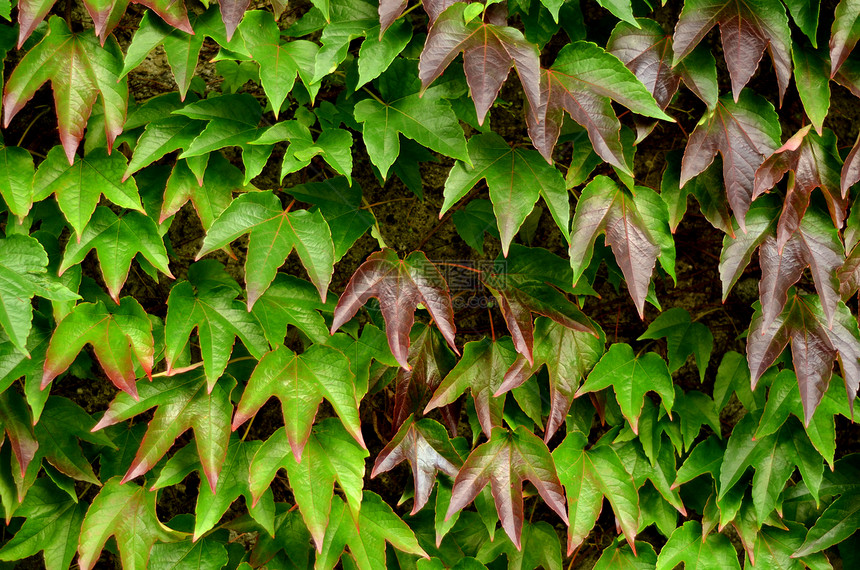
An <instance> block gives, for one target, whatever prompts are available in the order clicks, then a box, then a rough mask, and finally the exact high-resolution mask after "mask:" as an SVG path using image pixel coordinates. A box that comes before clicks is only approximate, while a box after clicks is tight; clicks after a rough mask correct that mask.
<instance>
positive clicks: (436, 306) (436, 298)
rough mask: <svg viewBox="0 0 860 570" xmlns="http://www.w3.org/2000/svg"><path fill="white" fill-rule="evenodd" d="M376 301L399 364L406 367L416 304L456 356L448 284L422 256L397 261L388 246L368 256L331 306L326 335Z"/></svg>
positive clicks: (409, 256)
mask: <svg viewBox="0 0 860 570" xmlns="http://www.w3.org/2000/svg"><path fill="white" fill-rule="evenodd" d="M371 297H376V298H377V299H379V307H380V309H381V310H382V317H383V318H384V319H385V332H386V334H387V335H388V346H389V347H390V348H391V353H392V354H393V355H394V358H396V359H397V362H399V363H400V366H402V367H403V368H405V369H406V370H409V369H410V366H409V361H408V351H409V332H410V331H411V330H412V324H413V323H414V322H415V309H416V307H418V304H419V303H422V304H423V305H424V307H425V308H426V309H427V311H428V312H429V313H430V316H431V317H433V320H434V321H436V326H437V327H439V331H440V332H441V333H442V336H443V337H445V340H446V341H447V342H448V346H450V347H451V349H452V350H453V351H454V352H456V353H457V354H460V352H459V351H458V350H457V346H456V345H455V344H454V333H455V332H456V327H455V325H454V309H453V307H452V305H451V296H450V295H449V293H448V284H447V283H445V280H444V279H443V278H442V274H441V273H439V270H438V269H436V266H435V265H433V264H432V263H431V262H430V260H428V259H427V256H426V255H424V253H422V252H420V251H415V252H412V253H410V254H409V255H408V256H406V259H404V260H403V261H401V260H400V259H399V258H398V257H397V253H395V252H394V250H392V249H388V248H386V249H383V250H382V251H378V252H376V253H373V254H371V255H370V257H368V258H367V260H366V261H365V262H364V263H362V264H361V266H360V267H359V268H358V269H357V270H356V271H355V273H354V274H353V275H352V277H351V278H350V280H349V283H348V284H347V286H346V289H345V290H344V292H343V295H341V296H340V299H339V300H338V303H337V307H335V310H334V318H333V320H332V325H331V333H332V334H334V331H336V330H337V329H339V328H340V327H341V325H343V324H344V323H346V322H347V321H349V320H350V319H351V318H352V317H353V316H355V314H356V313H357V312H358V309H360V308H361V307H362V306H363V305H364V304H365V303H367V301H368V299H370V298H371Z"/></svg>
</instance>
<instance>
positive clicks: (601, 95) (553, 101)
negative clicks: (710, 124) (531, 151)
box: [526, 41, 674, 175]
mask: <svg viewBox="0 0 860 570" xmlns="http://www.w3.org/2000/svg"><path fill="white" fill-rule="evenodd" d="M612 101H615V102H616V103H619V104H621V105H624V106H625V107H627V108H628V109H630V110H631V111H633V112H635V113H638V114H640V115H645V116H646V117H653V118H655V119H663V120H665V121H673V122H674V119H672V117H670V116H669V115H667V114H666V113H664V112H663V111H662V109H660V106H659V105H658V104H657V102H656V101H655V100H654V97H653V96H652V95H651V93H649V92H648V89H647V88H646V87H645V86H644V85H642V82H641V81H639V79H637V77H636V76H635V75H634V74H633V73H632V72H631V71H630V70H629V69H627V68H626V67H624V64H623V63H621V61H620V60H619V59H618V58H617V57H615V56H614V55H612V54H610V53H608V52H606V51H604V50H603V48H601V47H599V46H597V45H596V44H593V43H590V42H583V41H578V42H574V43H572V44H568V45H566V46H564V47H563V48H562V49H561V51H560V52H559V53H558V56H557V57H556V59H555V63H553V65H552V67H551V68H549V69H545V70H542V72H541V76H540V93H539V97H538V102H539V104H538V105H536V104H535V102H534V100H533V98H531V97H530V98H529V101H528V102H529V105H530V106H531V112H529V113H527V115H526V120H527V123H528V129H529V136H530V137H531V140H532V143H533V144H534V145H535V148H536V149H538V150H539V151H540V153H541V154H542V155H543V157H544V158H545V159H546V160H547V161H548V162H552V150H553V148H554V147H555V143H556V141H557V140H558V136H559V133H560V132H561V125H562V121H563V119H564V112H565V111H567V112H568V114H570V117H571V118H572V119H573V120H574V121H576V122H577V123H579V124H580V125H582V126H583V127H584V128H585V129H586V130H587V131H588V138H589V140H590V141H591V146H592V147H593V148H594V152H596V153H597V155H598V156H600V158H602V159H603V160H605V161H606V162H608V163H609V164H611V165H613V166H615V167H616V168H619V169H620V170H621V171H622V172H624V173H625V174H629V175H632V174H633V172H632V170H631V165H629V164H628V161H627V159H625V157H624V148H623V145H622V142H621V138H620V131H621V123H620V122H619V121H618V117H617V116H616V114H615V110H614V109H613V108H612Z"/></svg>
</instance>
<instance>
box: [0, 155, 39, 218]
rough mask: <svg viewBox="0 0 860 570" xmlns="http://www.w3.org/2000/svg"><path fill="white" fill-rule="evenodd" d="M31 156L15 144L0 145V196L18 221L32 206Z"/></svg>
mask: <svg viewBox="0 0 860 570" xmlns="http://www.w3.org/2000/svg"><path fill="white" fill-rule="evenodd" d="M35 172H36V169H35V167H34V166H33V157H32V155H30V153H29V152H28V151H27V150H25V149H23V148H20V147H17V146H0V196H2V197H3V201H4V202H6V207H7V208H8V209H9V212H10V213H12V214H13V215H14V216H16V217H17V218H18V223H21V222H23V220H24V217H25V216H26V215H27V214H28V213H29V212H30V208H31V207H32V206H33V175H34V174H35Z"/></svg>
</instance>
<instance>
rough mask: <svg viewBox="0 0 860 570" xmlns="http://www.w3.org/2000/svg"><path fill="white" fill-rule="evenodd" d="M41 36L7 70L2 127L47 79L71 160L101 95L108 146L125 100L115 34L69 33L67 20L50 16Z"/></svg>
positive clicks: (120, 123)
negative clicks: (104, 36) (106, 36)
mask: <svg viewBox="0 0 860 570" xmlns="http://www.w3.org/2000/svg"><path fill="white" fill-rule="evenodd" d="M48 26H49V31H48V34H47V35H46V36H45V38H44V39H43V40H42V41H41V42H39V43H38V44H37V45H36V46H35V47H34V48H33V49H31V50H30V51H29V52H27V54H26V55H25V56H24V57H23V58H22V59H21V61H20V62H19V63H18V66H17V67H16V68H15V70H14V71H13V72H12V75H10V76H9V81H7V82H6V88H5V91H4V95H3V127H4V128H6V127H8V126H9V123H10V122H11V121H12V118H13V117H14V116H15V115H16V114H17V113H18V111H20V110H21V109H22V108H24V105H26V104H27V101H29V100H30V99H32V97H33V95H34V94H35V93H36V90H37V89H38V88H39V87H41V86H42V84H43V83H45V82H46V81H48V80H49V79H50V80H51V86H52V87H53V89H54V102H55V107H56V111H57V122H58V125H59V129H60V141H61V142H62V143H63V149H64V150H65V152H66V158H68V160H69V164H72V163H73V162H74V161H75V151H76V150H77V148H78V144H79V143H80V142H81V139H82V138H84V129H85V128H86V126H87V119H89V117H90V113H91V111H92V108H93V104H95V102H96V97H98V96H99V95H101V101H102V106H101V109H100V110H101V112H102V117H103V118H102V121H103V122H104V130H105V136H106V137H107V150H108V152H110V150H111V148H112V147H113V141H114V140H115V139H116V137H117V136H119V134H120V133H121V132H122V126H123V123H124V122H125V114H126V106H127V104H128V82H127V81H126V80H125V79H124V78H123V79H120V71H121V70H122V51H120V48H119V44H118V43H117V42H116V40H115V39H114V38H112V37H111V38H109V40H108V42H107V43H106V44H105V46H104V47H102V46H100V45H99V43H98V40H97V39H96V38H95V36H93V35H92V34H91V33H88V32H81V33H80V34H75V33H72V32H71V31H70V30H69V27H68V26H67V25H66V22H65V20H63V19H62V18H59V17H56V16H54V17H52V18H51V19H50V20H49V22H48Z"/></svg>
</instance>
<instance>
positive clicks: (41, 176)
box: [33, 146, 143, 241]
mask: <svg viewBox="0 0 860 570" xmlns="http://www.w3.org/2000/svg"><path fill="white" fill-rule="evenodd" d="M125 169H126V162H125V157H123V156H122V154H120V153H114V154H112V155H110V156H108V155H107V154H106V153H105V151H104V149H98V150H95V151H93V152H91V153H90V154H88V155H87V156H85V157H83V158H80V157H76V158H75V160H74V163H71V166H70V165H69V164H67V163H66V161H65V159H64V155H63V150H62V149H61V148H60V147H58V146H56V147H54V148H52V149H51V150H50V151H49V152H48V156H47V158H46V159H45V160H44V161H43V162H42V164H40V165H39V168H38V169H37V170H36V176H35V178H34V179H33V187H34V188H36V192H35V193H34V196H33V200H34V201H39V200H44V199H45V198H47V197H48V196H50V195H51V194H55V195H56V198H57V204H58V205H59V206H60V210H61V211H62V212H63V215H65V217H66V220H68V222H69V224H70V225H71V226H72V229H73V230H74V231H75V234H76V236H77V239H78V241H80V235H81V233H82V232H83V231H84V228H85V227H86V225H87V223H89V221H90V217H91V216H92V215H93V212H95V210H96V206H97V205H98V203H99V200H100V199H101V196H102V194H104V196H105V197H106V198H107V199H108V200H110V201H111V202H113V203H114V204H116V205H117V206H121V207H123V208H128V209H130V210H138V211H140V212H143V207H142V206H141V203H140V196H139V195H138V190H137V184H135V182H134V179H131V180H125V181H123V180H122V176H123V174H122V173H123V171H124V170H125Z"/></svg>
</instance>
